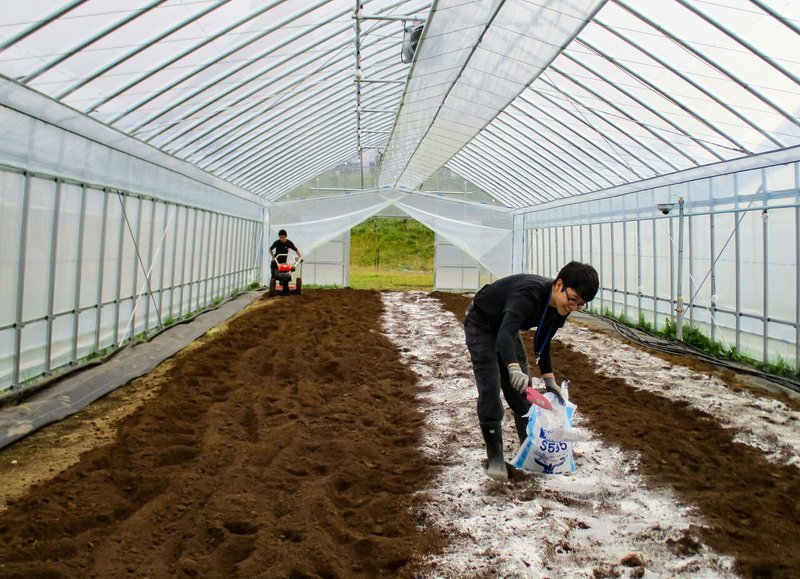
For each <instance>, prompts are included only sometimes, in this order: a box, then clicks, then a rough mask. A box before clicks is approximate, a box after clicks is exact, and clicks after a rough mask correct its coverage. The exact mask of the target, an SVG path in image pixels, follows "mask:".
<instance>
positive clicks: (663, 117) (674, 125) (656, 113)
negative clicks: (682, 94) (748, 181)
mask: <svg viewBox="0 0 800 579" xmlns="http://www.w3.org/2000/svg"><path fill="white" fill-rule="evenodd" d="M561 56H563V57H564V58H566V59H568V60H569V61H571V62H573V63H575V64H576V65H578V66H580V67H581V68H583V69H584V70H585V71H586V72H588V73H589V74H592V75H594V76H595V77H596V78H598V79H600V80H601V81H603V82H604V83H606V84H607V85H608V86H610V87H612V88H613V89H614V90H617V91H619V92H620V93H622V94H623V95H625V96H626V97H628V98H629V99H630V100H632V101H633V102H635V103H636V104H637V105H639V106H640V107H642V108H644V109H646V110H647V111H649V112H650V113H651V114H652V115H653V116H656V117H658V118H659V119H661V120H662V121H664V122H665V123H666V124H668V125H669V126H671V127H672V128H673V129H675V131H676V132H678V133H680V134H681V135H683V136H684V137H686V139H688V140H690V141H693V142H694V143H695V144H696V145H697V146H698V147H700V148H702V149H704V150H706V151H707V152H708V153H709V154H710V155H711V156H713V157H716V158H717V159H718V160H720V161H722V160H724V157H723V156H722V155H720V154H719V153H717V152H716V151H715V150H714V149H712V148H711V147H709V146H708V145H707V144H706V143H704V142H703V140H702V139H698V138H697V137H695V136H694V135H692V134H690V133H689V132H688V131H686V130H685V129H683V128H681V127H680V126H678V124H677V123H676V122H675V121H673V120H672V119H670V118H669V117H668V116H667V115H665V114H663V113H661V112H660V111H657V110H656V109H654V108H653V107H651V106H650V105H648V104H647V103H646V102H644V101H643V100H642V99H640V98H639V97H637V96H636V95H634V94H633V93H632V92H630V91H629V90H627V89H625V88H624V87H622V86H621V85H619V84H617V83H614V82H611V81H610V80H609V79H607V78H606V77H605V75H602V74H600V73H599V72H598V71H597V70H595V69H593V68H589V67H588V66H587V65H585V64H584V63H583V62H581V61H580V60H579V59H578V58H577V57H574V56H572V55H571V54H569V53H568V52H567V51H564V52H562V53H561ZM604 60H607V59H604ZM612 64H613V63H612ZM675 149H676V150H677V151H679V152H680V153H681V154H683V156H685V157H686V158H687V159H688V160H689V161H691V162H693V163H694V164H696V165H697V164H698V162H697V161H696V160H695V159H693V158H692V157H690V156H689V155H687V154H686V153H684V152H683V151H682V150H681V149H680V148H679V147H675Z"/></svg>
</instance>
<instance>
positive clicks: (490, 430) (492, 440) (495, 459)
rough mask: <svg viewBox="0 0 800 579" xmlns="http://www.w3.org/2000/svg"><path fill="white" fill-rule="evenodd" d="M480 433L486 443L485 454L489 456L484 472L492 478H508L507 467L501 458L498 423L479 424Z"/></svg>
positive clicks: (500, 431) (501, 479)
mask: <svg viewBox="0 0 800 579" xmlns="http://www.w3.org/2000/svg"><path fill="white" fill-rule="evenodd" d="M481 433H483V441H484V442H485V443H486V456H487V457H488V458H489V465H488V466H487V467H486V474H487V475H489V477H491V478H493V479H494V480H499V481H506V480H508V469H507V468H506V462H505V460H504V459H503V431H502V429H501V428H500V423H499V422H487V423H485V424H481Z"/></svg>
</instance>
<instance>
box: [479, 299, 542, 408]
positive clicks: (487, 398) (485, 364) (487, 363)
mask: <svg viewBox="0 0 800 579" xmlns="http://www.w3.org/2000/svg"><path fill="white" fill-rule="evenodd" d="M464 335H465V337H466V342H467V349H468V350H469V355H470V358H471V359H472V371H473V372H474V373H475V384H476V386H477V387H478V405H477V406H478V408H477V409H478V421H479V422H480V423H481V424H485V423H489V422H501V421H502V420H503V416H504V414H505V409H504V408H503V401H502V400H501V399H500V393H501V392H502V393H503V397H504V398H505V399H506V402H507V403H508V406H509V408H511V410H513V411H514V413H515V414H517V415H518V416H523V415H525V414H526V413H527V412H528V410H529V409H530V407H531V403H530V402H528V399H527V398H526V397H525V395H524V394H520V393H519V392H517V391H516V390H515V389H514V387H513V386H511V383H510V382H509V381H508V367H507V366H506V364H505V363H504V362H503V360H502V359H501V358H500V355H499V353H498V352H497V333H496V332H495V331H494V330H493V329H492V328H490V327H488V326H487V325H486V324H485V323H484V322H483V321H482V320H481V319H480V312H477V311H472V309H471V308H470V310H468V311H467V316H466V318H465V320H464ZM515 345H516V350H517V352H516V354H517V360H518V361H519V363H520V364H519V365H520V368H522V371H523V372H525V373H526V374H527V373H528V370H529V366H528V356H527V354H526V353H525V346H524V344H523V343H522V336H521V335H520V334H517V341H516V344H515Z"/></svg>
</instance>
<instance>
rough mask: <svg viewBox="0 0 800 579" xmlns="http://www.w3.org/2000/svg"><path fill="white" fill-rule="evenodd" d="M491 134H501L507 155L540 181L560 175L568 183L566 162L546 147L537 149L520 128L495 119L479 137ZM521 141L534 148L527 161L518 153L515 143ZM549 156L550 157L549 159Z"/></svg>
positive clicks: (577, 180) (578, 181) (498, 137)
mask: <svg viewBox="0 0 800 579" xmlns="http://www.w3.org/2000/svg"><path fill="white" fill-rule="evenodd" d="M514 120H516V119H514ZM486 133H489V134H492V135H495V134H496V133H501V134H502V136H499V135H498V136H497V139H498V140H500V141H501V142H502V143H503V144H504V145H506V146H507V147H508V149H507V150H506V154H507V155H509V156H512V157H514V159H515V160H516V161H517V162H518V163H519V164H520V165H521V166H523V167H526V168H528V169H529V172H530V173H532V174H534V175H536V176H537V178H538V179H539V180H540V181H546V180H547V179H548V178H552V175H559V179H560V180H561V181H563V182H568V181H569V178H568V177H567V175H568V174H569V171H566V170H565V169H564V167H563V165H565V164H566V165H568V163H565V162H564V160H563V159H562V158H561V157H559V156H558V155H556V154H555V153H554V152H553V151H550V150H549V149H547V148H546V147H541V146H540V147H536V144H535V143H533V139H532V138H531V137H529V136H528V135H526V134H525V133H523V132H522V130H520V128H518V127H515V126H514V125H512V124H511V123H508V122H507V121H505V120H504V121H500V119H499V118H498V119H495V122H493V123H492V124H491V125H490V126H488V127H487V128H486V129H484V130H483V131H482V132H481V134H480V135H479V137H483V136H484V134H486ZM520 139H522V140H524V141H531V143H532V144H533V146H532V147H531V148H530V149H529V150H530V151H531V154H530V155H529V157H528V158H527V159H525V158H522V157H521V156H520V155H518V154H517V153H516V149H517V147H516V146H515V144H514V142H515V141H516V142H520ZM548 155H549V157H548ZM539 159H542V160H543V161H544V162H543V161H540V160H539ZM547 167H552V168H551V169H550V172H549V175H548V172H547ZM573 169H574V172H576V173H578V174H579V175H580V176H581V177H585V175H584V174H583V173H582V172H581V171H579V170H578V169H575V168H574V167H573ZM574 180H575V181H576V182H577V183H580V181H581V179H580V178H574ZM581 185H582V186H583V187H584V188H585V187H586V186H585V184H581Z"/></svg>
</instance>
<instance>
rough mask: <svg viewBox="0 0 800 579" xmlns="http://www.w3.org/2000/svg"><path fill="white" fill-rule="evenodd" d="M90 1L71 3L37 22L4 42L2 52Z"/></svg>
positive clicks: (76, 0)
mask: <svg viewBox="0 0 800 579" xmlns="http://www.w3.org/2000/svg"><path fill="white" fill-rule="evenodd" d="M88 1H89V0H75V1H73V2H70V3H69V4H67V5H66V6H64V7H63V8H61V9H60V10H57V11H56V12H53V13H52V14H50V15H49V16H46V17H45V18H43V19H41V20H37V21H36V22H34V24H33V26H29V27H28V28H26V29H25V30H23V31H22V32H20V33H19V34H17V35H16V36H12V37H11V38H8V39H7V40H4V41H3V42H2V43H0V52H3V51H4V50H5V49H6V48H9V47H11V46H14V45H15V44H17V43H18V42H20V41H22V40H25V39H26V38H27V37H28V36H30V35H31V34H34V33H35V32H38V31H39V30H41V29H42V28H44V27H45V26H47V25H48V24H51V23H52V22H55V21H56V20H58V19H59V18H61V17H62V16H64V14H67V13H68V12H72V11H73V10H74V9H75V8H77V7H78V6H80V5H82V4H86V3H87V2H88Z"/></svg>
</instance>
